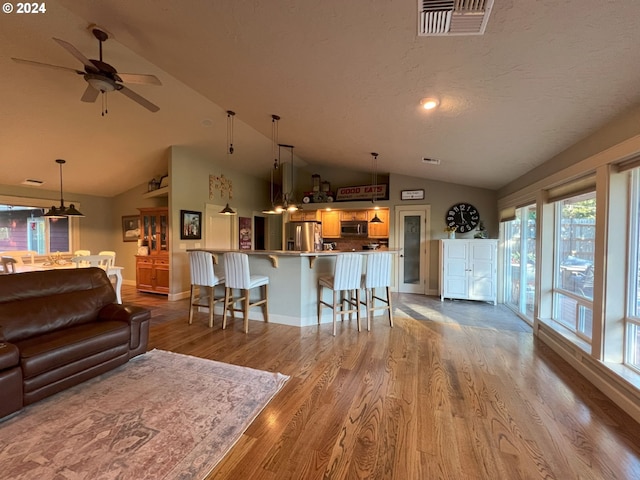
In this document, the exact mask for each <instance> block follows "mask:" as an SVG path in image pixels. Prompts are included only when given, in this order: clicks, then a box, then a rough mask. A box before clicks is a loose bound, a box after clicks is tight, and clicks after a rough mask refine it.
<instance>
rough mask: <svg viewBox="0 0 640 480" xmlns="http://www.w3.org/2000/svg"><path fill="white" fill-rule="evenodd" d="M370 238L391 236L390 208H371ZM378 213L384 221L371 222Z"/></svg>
mask: <svg viewBox="0 0 640 480" xmlns="http://www.w3.org/2000/svg"><path fill="white" fill-rule="evenodd" d="M368 214H369V217H368V218H367V220H368V221H369V238H389V210H388V209H383V208H380V209H378V210H369V211H368ZM376 214H377V215H378V218H379V219H380V220H382V223H371V219H372V218H373V217H375V216H376Z"/></svg>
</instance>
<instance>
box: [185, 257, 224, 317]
mask: <svg viewBox="0 0 640 480" xmlns="http://www.w3.org/2000/svg"><path fill="white" fill-rule="evenodd" d="M189 267H190V275H191V295H190V296H189V298H190V302H189V325H191V323H192V322H193V307H208V308H209V327H213V308H214V305H215V304H216V303H218V302H221V301H224V297H223V296H220V297H219V298H216V296H215V287H216V286H218V285H223V284H224V275H223V274H222V273H221V272H216V269H215V266H214V261H213V255H212V254H211V253H209V252H202V251H195V252H189ZM203 290H205V291H206V293H207V295H206V296H207V303H203V300H204V296H203V295H202V294H203ZM196 291H197V293H198V295H197V296H196Z"/></svg>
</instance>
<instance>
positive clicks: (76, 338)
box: [16, 321, 131, 379]
mask: <svg viewBox="0 0 640 480" xmlns="http://www.w3.org/2000/svg"><path fill="white" fill-rule="evenodd" d="M130 335H131V333H130V328H129V324H127V323H124V322H117V321H104V322H93V323H86V324H83V325H77V326H75V327H71V328H66V329H64V330H58V331H54V332H50V333H45V334H43V335H40V336H38V337H34V338H30V339H27V340H22V341H20V342H16V345H17V347H18V348H19V349H20V363H21V365H22V375H23V377H24V378H25V379H28V378H32V377H35V376H37V375H40V374H42V373H44V372H46V371H49V370H54V369H57V368H59V367H61V366H63V365H66V364H69V363H73V362H75V361H77V360H79V359H81V358H85V357H89V356H91V355H93V354H96V353H98V352H102V351H105V350H109V349H111V348H113V347H117V346H121V345H125V346H126V348H127V349H128V348H129V338H130Z"/></svg>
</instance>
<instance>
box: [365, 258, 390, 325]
mask: <svg viewBox="0 0 640 480" xmlns="http://www.w3.org/2000/svg"><path fill="white" fill-rule="evenodd" d="M391 263H392V257H391V254H390V253H372V254H369V255H367V264H366V273H365V274H364V275H363V276H362V287H361V288H364V290H365V295H366V297H365V298H366V300H365V302H363V304H364V305H365V307H366V310H367V330H371V319H372V318H373V314H374V312H375V311H376V310H388V311H389V325H390V326H391V327H393V307H392V305H391V288H390V287H391ZM376 288H384V289H385V291H386V297H379V296H377V295H376V291H375V290H376ZM376 300H378V302H380V303H382V305H378V306H376V303H375V302H376Z"/></svg>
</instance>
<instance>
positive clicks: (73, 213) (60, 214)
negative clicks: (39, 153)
mask: <svg viewBox="0 0 640 480" xmlns="http://www.w3.org/2000/svg"><path fill="white" fill-rule="evenodd" d="M56 163H57V164H58V165H60V206H59V207H57V208H56V206H55V205H52V206H51V209H50V210H49V211H48V212H47V213H45V214H44V216H45V217H49V218H64V217H84V215H83V214H82V213H80V212H79V211H78V210H76V206H75V205H74V204H73V203H72V204H71V205H69V207H68V208H67V207H65V206H64V198H63V195H62V165H64V164H65V163H67V162H66V160H63V159H61V158H58V159H57V160H56Z"/></svg>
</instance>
